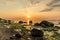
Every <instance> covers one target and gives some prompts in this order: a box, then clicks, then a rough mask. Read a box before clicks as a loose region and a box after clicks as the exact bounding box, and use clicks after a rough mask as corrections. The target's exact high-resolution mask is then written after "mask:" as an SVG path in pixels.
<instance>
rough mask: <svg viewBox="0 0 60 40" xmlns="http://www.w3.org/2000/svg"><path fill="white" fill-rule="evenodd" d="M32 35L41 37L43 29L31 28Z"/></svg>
mask: <svg viewBox="0 0 60 40" xmlns="http://www.w3.org/2000/svg"><path fill="white" fill-rule="evenodd" d="M31 35H32V37H43V31H42V30H38V29H32V30H31Z"/></svg>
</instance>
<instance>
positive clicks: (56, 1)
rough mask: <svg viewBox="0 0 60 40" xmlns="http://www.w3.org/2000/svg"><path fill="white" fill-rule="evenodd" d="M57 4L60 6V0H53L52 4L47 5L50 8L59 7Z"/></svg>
mask: <svg viewBox="0 0 60 40" xmlns="http://www.w3.org/2000/svg"><path fill="white" fill-rule="evenodd" d="M57 3H59V5H60V0H53V1H52V2H51V3H49V4H47V5H48V6H57V5H58V4H57Z"/></svg>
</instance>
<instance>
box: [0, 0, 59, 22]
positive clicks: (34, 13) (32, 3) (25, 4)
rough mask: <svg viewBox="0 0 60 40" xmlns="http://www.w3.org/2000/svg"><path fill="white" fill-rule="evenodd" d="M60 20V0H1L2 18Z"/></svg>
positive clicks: (0, 16) (0, 12)
mask: <svg viewBox="0 0 60 40" xmlns="http://www.w3.org/2000/svg"><path fill="white" fill-rule="evenodd" d="M27 16H30V19H31V20H35V21H36V20H37V21H38V20H60V0H0V18H5V19H11V20H26V18H27Z"/></svg>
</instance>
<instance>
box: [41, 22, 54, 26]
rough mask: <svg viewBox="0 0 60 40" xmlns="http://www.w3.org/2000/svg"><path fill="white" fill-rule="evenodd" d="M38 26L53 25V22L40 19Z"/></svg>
mask: <svg viewBox="0 0 60 40" xmlns="http://www.w3.org/2000/svg"><path fill="white" fill-rule="evenodd" d="M40 26H42V27H53V26H54V24H53V23H52V22H48V21H42V22H41V23H40Z"/></svg>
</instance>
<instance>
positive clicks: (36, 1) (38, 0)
mask: <svg viewBox="0 0 60 40" xmlns="http://www.w3.org/2000/svg"><path fill="white" fill-rule="evenodd" d="M40 1H41V0H30V2H31V4H36V3H40Z"/></svg>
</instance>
